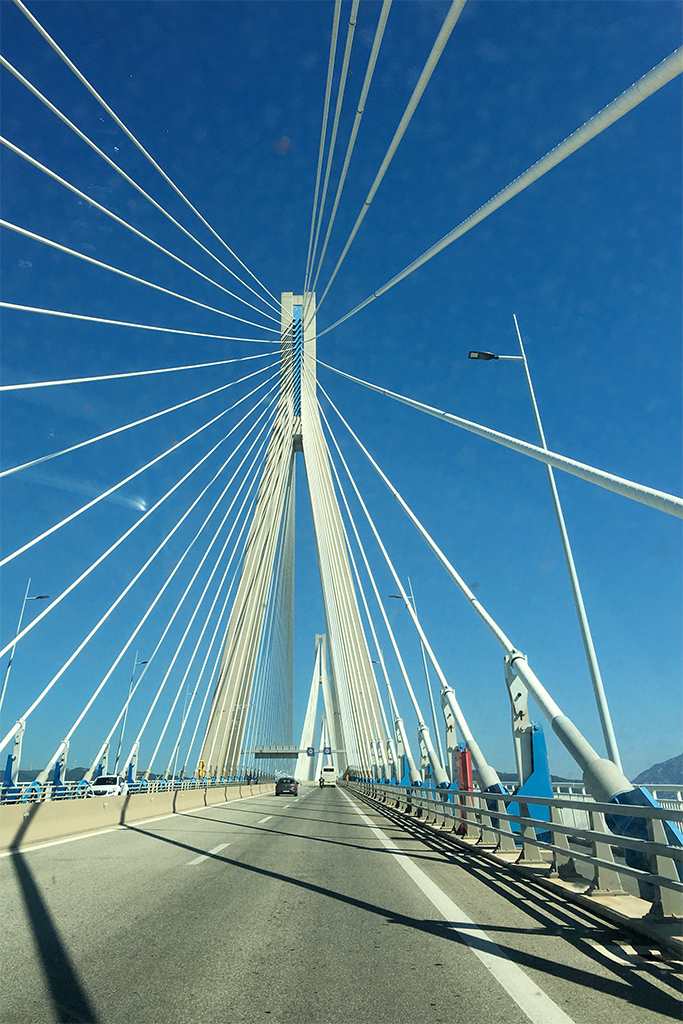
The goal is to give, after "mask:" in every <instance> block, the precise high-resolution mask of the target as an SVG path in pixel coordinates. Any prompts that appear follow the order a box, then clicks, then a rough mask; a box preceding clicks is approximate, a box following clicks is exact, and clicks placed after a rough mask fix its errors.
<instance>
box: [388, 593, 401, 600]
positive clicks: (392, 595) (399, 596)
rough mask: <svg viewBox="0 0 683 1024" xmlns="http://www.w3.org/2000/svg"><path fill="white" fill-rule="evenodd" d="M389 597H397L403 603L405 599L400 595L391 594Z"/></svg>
mask: <svg viewBox="0 0 683 1024" xmlns="http://www.w3.org/2000/svg"><path fill="white" fill-rule="evenodd" d="M389 597H395V598H396V599H397V600H398V601H402V600H403V598H402V597H401V595H400V594H389Z"/></svg>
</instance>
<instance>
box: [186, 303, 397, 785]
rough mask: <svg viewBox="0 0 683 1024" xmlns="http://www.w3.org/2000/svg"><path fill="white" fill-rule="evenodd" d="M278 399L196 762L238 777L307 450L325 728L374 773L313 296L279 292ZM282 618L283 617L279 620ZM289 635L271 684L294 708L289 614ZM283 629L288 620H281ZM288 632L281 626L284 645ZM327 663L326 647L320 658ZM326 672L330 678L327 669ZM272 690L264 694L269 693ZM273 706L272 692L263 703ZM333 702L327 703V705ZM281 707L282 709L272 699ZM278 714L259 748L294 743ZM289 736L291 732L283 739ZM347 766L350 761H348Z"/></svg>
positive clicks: (371, 698)
mask: <svg viewBox="0 0 683 1024" xmlns="http://www.w3.org/2000/svg"><path fill="white" fill-rule="evenodd" d="M281 304H282V313H281V357H280V363H281V369H280V395H279V401H278V408H277V412H276V415H275V419H274V423H273V427H272V431H271V436H270V441H269V444H268V449H267V453H266V458H265V463H264V467H263V471H262V476H261V480H260V484H259V490H258V495H257V499H256V503H255V507H254V513H253V518H252V522H251V525H250V528H249V532H248V536H247V542H246V546H245V553H244V558H243V563H242V570H241V574H240V580H239V584H238V586H237V591H236V595H235V600H234V602H233V606H232V610H231V613H230V619H229V623H228V630H227V637H226V641H225V646H224V649H223V654H222V658H221V663H220V668H219V672H218V677H217V681H216V686H215V691H214V694H213V700H212V704H211V709H210V712H209V718H208V722H207V727H206V733H205V736H204V740H203V743H202V748H201V753H200V755H199V756H200V760H203V761H204V762H205V764H206V765H207V766H208V767H207V771H208V774H209V776H212V775H215V776H217V777H222V776H225V777H231V776H234V775H235V774H237V772H238V771H239V767H240V764H241V763H242V764H243V763H244V761H243V760H242V761H241V758H243V753H244V752H243V745H244V736H245V730H246V728H247V724H248V722H249V721H250V719H251V716H252V715H255V712H253V711H252V710H251V709H252V708H253V696H254V694H255V689H254V684H255V679H256V676H257V673H258V669H259V665H258V662H259V659H261V658H265V657H269V656H270V654H271V651H270V650H269V649H268V647H269V645H270V644H271V642H272V639H273V638H272V636H271V635H270V634H269V633H268V629H269V623H271V622H272V620H273V614H272V610H273V609H272V602H273V601H279V602H281V603H286V602H287V601H290V602H291V601H292V600H293V566H292V567H290V575H291V579H292V585H291V588H290V590H291V592H287V588H285V591H286V592H284V593H283V588H282V586H279V587H278V586H275V583H274V581H275V578H276V577H279V570H280V563H281V560H282V551H283V550H284V549H286V550H287V551H288V552H290V553H291V552H293V537H294V518H295V517H294V489H295V459H296V455H297V453H301V454H302V455H303V459H304V465H305V470H306V481H307V485H308V492H309V497H310V503H311V513H312V518H313V530H314V535H315V544H316V554H317V561H318V570H319V574H320V584H321V591H322V598H323V607H324V612H325V629H326V636H327V648H328V659H326V660H329V669H330V671H329V680H328V682H329V696H328V692H327V686H325V688H324V689H325V691H326V692H325V697H327V700H326V701H325V703H326V712H327V730H328V733H329V740H330V743H331V746H332V748H333V749H334V750H335V751H337V752H338V753H337V754H336V760H337V763H338V767H339V769H340V770H342V769H343V768H344V767H345V766H346V765H347V764H354V765H356V766H360V767H361V768H363V769H365V770H366V771H367V773H370V772H371V768H372V753H371V751H372V748H373V745H375V744H377V742H378V741H379V743H380V744H381V746H385V745H386V740H387V737H386V736H385V733H384V729H383V726H382V716H381V712H380V708H379V701H378V696H377V687H376V683H375V678H374V673H373V669H372V661H371V658H370V652H369V650H368V645H367V641H366V638H365V632H364V629H363V624H362V620H361V616H360V611H359V607H358V601H357V598H356V591H355V587H354V584H353V578H352V575H351V567H350V563H349V557H348V553H347V549H346V541H345V536H344V528H343V523H342V518H341V512H340V509H339V504H338V501H337V496H336V493H335V489H334V484H333V480H332V472H331V469H330V455H329V450H328V447H327V442H326V440H325V436H324V434H323V429H322V424H321V420H320V413H319V409H318V398H317V377H316V326H315V315H310V313H309V311H310V310H311V309H315V295H314V294H312V293H308V294H306V295H305V296H304V295H294V294H293V293H292V292H283V293H282V295H281ZM280 619H282V616H280ZM285 619H286V620H287V621H286V623H285V624H286V633H287V635H286V637H285V638H284V648H285V650H284V653H283V654H281V655H280V662H281V664H276V665H274V666H273V670H271V671H270V672H269V679H268V686H269V687H270V689H271V691H273V690H275V689H277V690H279V691H281V692H288V693H289V701H288V702H287V700H285V701H284V702H283V701H282V700H281V701H280V705H279V706H280V707H286V706H287V703H288V705H289V707H290V708H291V691H292V673H291V666H292V649H293V615H292V614H291V612H290V614H289V615H288V616H286V615H285ZM280 626H281V627H282V622H280ZM282 632H283V629H282V628H280V643H281V645H282V644H283V641H282ZM321 657H324V647H323V651H322V653H321ZM321 672H322V674H323V675H324V676H325V678H326V680H327V674H326V671H325V666H322V667H321ZM266 690H267V688H266ZM259 699H260V700H261V699H263V700H265V701H271V702H272V700H273V693H272V692H270V693H269V692H265V693H263V694H261V695H260V696H259ZM328 701H329V704H328ZM276 703H277V702H276ZM274 717H275V718H276V719H277V718H278V717H279V718H280V719H282V717H283V716H282V715H279V716H278V715H276V716H273V715H272V714H271V715H262V716H261V720H262V722H263V723H265V722H269V723H270V724H269V725H268V726H267V727H266V726H265V724H264V726H263V728H270V729H271V730H272V729H275V730H276V732H275V733H274V734H273V735H265V734H263V733H261V735H259V736H258V742H261V743H280V744H286V743H289V744H291V742H292V735H291V732H292V723H291V714H290V720H289V721H288V722H284V721H282V720H280V721H274V720H273V719H274ZM287 732H288V734H287ZM341 762H344V764H342V763H341Z"/></svg>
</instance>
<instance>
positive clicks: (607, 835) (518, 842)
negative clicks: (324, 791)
mask: <svg viewBox="0 0 683 1024" xmlns="http://www.w3.org/2000/svg"><path fill="white" fill-rule="evenodd" d="M349 786H350V788H353V789H355V790H356V791H357V792H360V793H361V794H363V795H365V796H367V797H370V798H371V799H373V800H375V801H377V802H378V803H382V804H385V805H386V806H388V807H394V808H396V809H397V810H399V811H402V812H403V813H408V814H412V815H414V816H415V817H418V818H421V819H422V820H423V821H426V822H428V823H430V824H431V825H433V826H436V827H439V826H440V827H441V828H443V829H446V830H449V831H451V832H454V833H455V834H456V835H457V836H458V838H459V839H461V841H463V842H465V843H468V844H472V845H475V844H476V845H477V846H478V847H480V848H486V849H489V850H491V851H495V853H497V854H502V855H508V859H515V860H516V861H517V862H518V863H520V864H525V865H528V866H537V867H539V868H540V867H542V868H544V869H545V871H546V872H547V873H548V874H554V875H559V876H560V877H562V878H565V879H569V878H572V877H574V878H578V877H579V876H578V872H577V870H576V863H577V862H578V863H579V865H587V866H589V867H590V872H589V873H590V875H591V877H590V878H589V880H588V882H589V884H588V891H589V892H590V893H591V894H593V895H597V894H600V895H627V892H626V890H625V887H624V884H625V878H631V879H635V881H636V882H637V884H638V889H639V892H640V895H641V898H643V899H646V900H648V901H649V902H650V903H651V904H652V908H651V910H650V914H651V915H652V916H656V917H663V918H680V917H683V847H681V846H675V845H671V844H670V843H669V841H668V838H667V834H666V822H674V823H676V824H677V826H678V827H680V826H681V824H682V823H683V807H681V806H680V805H679V806H677V807H676V808H671V809H670V808H664V807H661V808H653V807H645V806H633V805H623V804H605V803H597V802H596V801H594V800H593V799H592V798H591V797H589V796H588V795H587V794H578V793H577V794H574V793H572V794H571V795H570V796H565V795H563V796H556V797H554V798H553V799H545V798H542V797H531V796H522V797H520V798H519V799H518V798H517V797H516V796H514V795H512V794H510V795H509V796H507V797H506V796H500V795H498V794H490V793H485V794H483V793H481V792H480V791H479V790H454V789H434V788H431V787H429V788H427V787H420V788H418V787H412V786H396V785H386V784H380V783H372V782H352V783H349ZM510 805H519V810H520V812H522V813H520V814H513V813H510ZM536 806H538V807H539V811H538V812H536V814H537V815H538V816H537V817H534V808H535V807H536ZM542 815H543V816H542ZM577 815H582V816H584V817H585V818H586V820H587V827H580V826H577V825H576V824H575V816H577ZM546 816H547V817H546ZM617 816H618V817H620V818H645V819H647V831H648V837H649V838H648V840H643V839H636V838H630V837H626V836H623V835H617V834H615V833H613V832H611V831H610V829H609V827H608V820H609V819H610V818H611V817H612V818H613V817H617ZM606 819H607V820H606ZM615 855H616V857H617V860H616V861H615ZM622 857H623V858H625V860H622ZM629 861H630V863H629ZM636 865H637V866H636ZM584 880H585V879H584Z"/></svg>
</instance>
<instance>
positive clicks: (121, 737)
mask: <svg viewBox="0 0 683 1024" xmlns="http://www.w3.org/2000/svg"><path fill="white" fill-rule="evenodd" d="M139 653H140V652H139V651H136V652H135V661H134V662H133V671H132V672H131V674H130V683H129V684H128V699H127V700H126V708H125V711H124V712H123V721H122V722H121V732H120V734H119V746H118V749H117V751H116V761H115V762H114V775H118V771H119V758H120V757H121V744H122V743H123V733H124V730H125V728H126V719H127V718H128V708H129V706H130V695H131V693H132V691H133V679H134V678H135V669H136V668H137V667H138V665H146V664H147V662H146V661H138V654H139Z"/></svg>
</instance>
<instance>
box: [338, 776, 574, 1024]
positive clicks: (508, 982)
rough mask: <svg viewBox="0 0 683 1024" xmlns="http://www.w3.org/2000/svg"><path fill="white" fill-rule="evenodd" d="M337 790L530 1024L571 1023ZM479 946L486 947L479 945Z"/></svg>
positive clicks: (342, 791) (571, 1022) (532, 982)
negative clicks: (531, 1023)
mask: <svg viewBox="0 0 683 1024" xmlns="http://www.w3.org/2000/svg"><path fill="white" fill-rule="evenodd" d="M340 792H341V793H343V795H344V796H345V797H346V799H347V800H348V801H349V803H350V804H351V806H352V807H353V808H354V810H355V811H356V812H357V814H359V815H360V817H361V818H362V819H363V821H364V822H365V824H366V825H368V826H369V828H370V830H371V831H372V832H373V834H374V835H375V836H376V837H377V838H378V839H379V840H380V842H381V843H382V845H383V846H384V847H385V848H386V849H387V850H389V851H390V852H391V854H392V855H393V856H394V858H395V859H396V862H397V863H398V864H400V865H401V867H402V868H403V870H404V871H405V872H406V874H407V875H409V876H410V877H411V878H412V880H413V881H414V882H415V884H416V885H417V886H418V888H419V889H421V890H422V892H423V893H424V894H425V896H426V897H427V899H428V900H429V901H430V902H431V903H432V905H433V906H434V907H435V908H436V909H437V910H438V912H439V913H440V914H441V916H442V917H443V918H444V919H445V920H446V921H447V922H448V924H449V926H450V927H451V928H452V929H453V931H455V932H457V933H458V935H459V936H460V938H461V939H462V940H463V941H464V942H466V943H467V945H468V946H469V947H470V949H471V950H472V952H473V953H474V955H475V956H476V957H478V959H479V960H481V962H482V964H483V965H484V967H486V969H487V970H489V971H490V972H491V974H492V975H493V977H494V978H495V979H496V981H497V982H498V984H499V985H501V986H502V987H503V988H504V989H505V991H506V992H507V994H508V995H509V996H510V997H511V998H512V999H514V1001H515V1002H516V1003H517V1005H518V1006H519V1008H520V1010H521V1011H522V1012H523V1013H525V1014H526V1016H527V1017H528V1018H529V1020H530V1021H533V1024H574V1021H573V1020H572V1018H571V1017H568V1016H567V1014H566V1013H565V1012H564V1010H562V1009H560V1007H559V1006H558V1005H557V1003H554V1002H553V1001H552V999H551V998H550V997H549V996H547V995H546V994H545V992H544V991H543V990H542V989H540V988H539V987H538V985H537V984H536V982H535V981H532V979H531V978H530V977H529V976H528V975H527V974H525V973H524V971H523V970H522V969H521V968H520V967H518V966H517V964H514V963H513V962H512V961H511V960H510V959H508V957H507V956H506V955H505V953H504V952H503V950H502V949H500V947H498V946H497V945H496V944H495V942H493V941H492V939H490V938H489V936H488V935H487V934H486V932H485V931H482V929H481V928H477V927H476V925H475V924H474V922H473V921H472V919H471V918H470V917H468V916H467V914H466V913H465V912H464V911H462V910H461V909H460V907H459V906H458V905H457V903H454V902H453V900H452V899H450V897H448V896H447V895H446V894H445V892H442V891H441V889H439V887H438V885H435V884H434V882H432V880H431V878H429V877H428V876H427V875H426V874H425V873H424V871H422V869H421V868H419V867H418V866H417V864H415V863H413V861H412V860H410V858H409V857H407V856H406V855H405V854H404V853H403V852H402V851H401V849H400V847H398V846H397V845H396V843H394V842H393V841H392V840H391V839H389V838H388V837H387V836H385V835H384V833H383V832H382V830H381V829H380V828H378V827H377V826H376V825H375V823H374V822H373V821H372V820H371V819H370V818H368V816H367V814H363V812H362V811H361V810H360V808H359V807H357V806H356V804H355V803H354V802H353V800H352V799H351V797H350V796H349V795H348V793H345V792H344V790H343V789H342V790H340ZM463 926H464V927H463ZM475 943H477V945H475ZM482 946H485V947H486V948H479V947H482Z"/></svg>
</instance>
